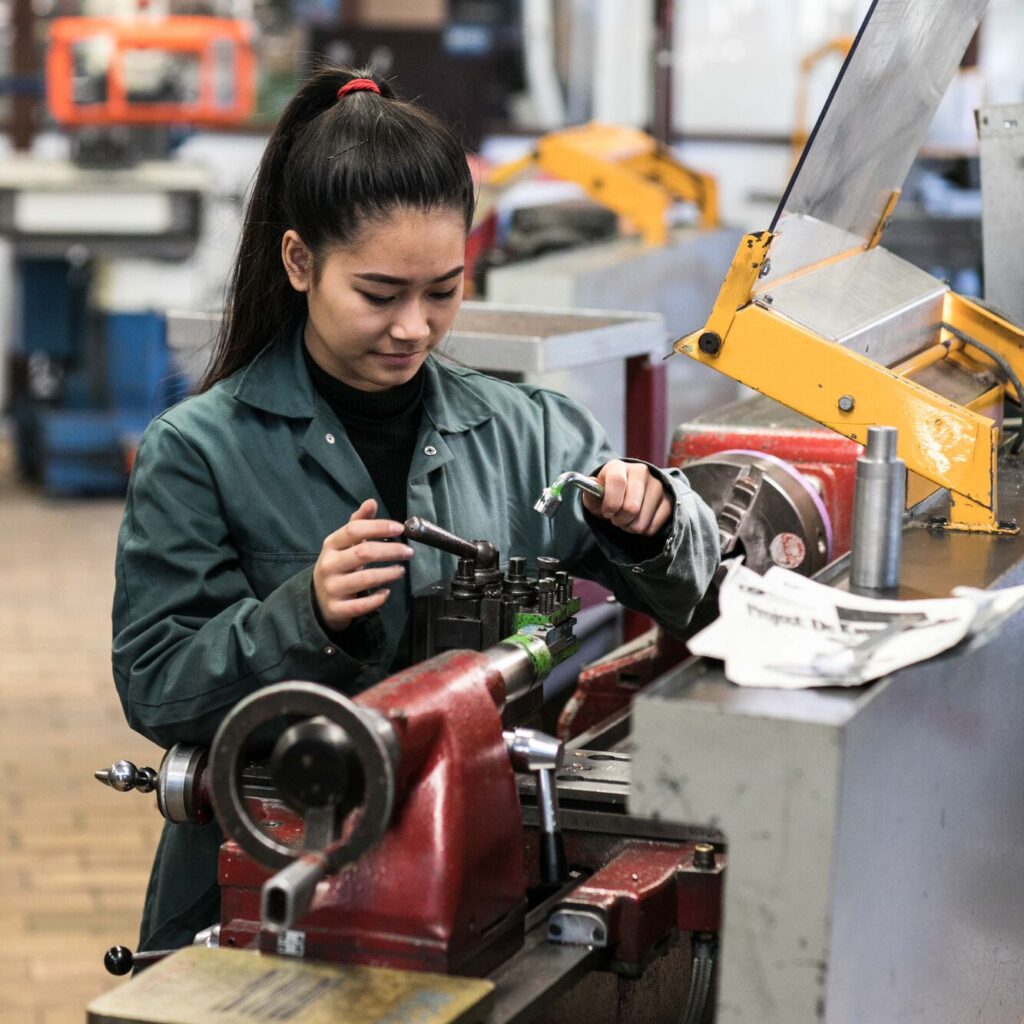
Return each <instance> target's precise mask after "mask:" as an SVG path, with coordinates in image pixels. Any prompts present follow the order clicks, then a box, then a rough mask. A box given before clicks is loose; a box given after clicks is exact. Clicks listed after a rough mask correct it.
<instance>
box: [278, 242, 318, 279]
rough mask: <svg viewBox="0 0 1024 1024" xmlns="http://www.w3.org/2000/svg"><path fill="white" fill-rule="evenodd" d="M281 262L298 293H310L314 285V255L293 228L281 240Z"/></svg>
mask: <svg viewBox="0 0 1024 1024" xmlns="http://www.w3.org/2000/svg"><path fill="white" fill-rule="evenodd" d="M281 262H282V263H283V264H284V269H285V273H286V274H287V275H288V280H289V281H290V282H291V286H292V287H293V288H294V289H295V290H296V291H297V292H308V291H309V289H310V286H311V285H312V283H313V254H312V252H310V251H309V248H308V247H307V245H306V243H305V242H304V241H303V240H302V239H301V238H300V237H299V233H298V232H297V231H295V230H294V229H293V228H289V229H288V230H287V231H286V232H285V233H284V235H283V236H282V238H281Z"/></svg>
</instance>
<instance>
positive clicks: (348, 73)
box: [199, 67, 474, 391]
mask: <svg viewBox="0 0 1024 1024" xmlns="http://www.w3.org/2000/svg"><path fill="white" fill-rule="evenodd" d="M353 78H369V79H372V80H373V81H375V82H376V84H377V87H378V88H379V89H380V93H379V94H378V93H375V92H373V91H371V90H368V89H367V90H361V91H357V92H350V93H347V94H346V95H345V96H343V97H342V98H341V99H340V100H339V99H338V90H339V88H340V87H341V86H342V85H344V84H345V83H346V82H349V81H351V80H352V79H353ZM473 204H474V192H473V181H472V177H471V175H470V171H469V166H468V164H467V162H466V154H465V151H464V150H463V148H462V145H461V143H460V142H459V140H458V139H457V138H456V136H455V134H454V133H453V132H452V130H451V129H450V128H448V126H447V125H445V124H444V123H443V122H442V121H441V120H440V119H439V118H437V117H436V116H435V115H434V114H432V113H430V111H428V110H425V109H424V108H422V107H419V106H417V105H416V104H414V103H409V102H406V101H404V100H400V99H398V98H397V97H396V95H395V93H394V90H393V89H392V88H391V86H390V85H389V84H388V83H387V82H383V81H379V80H378V79H376V78H375V77H374V75H373V73H372V71H365V70H363V71H354V70H352V69H350V68H335V67H325V68H322V69H320V70H318V71H317V72H316V73H314V75H313V76H312V78H310V79H309V81H308V82H306V84H305V85H303V87H302V88H301V89H300V90H299V91H298V93H296V94H295V96H294V97H293V98H292V100H291V102H290V103H289V104H288V106H287V107H286V108H285V110H284V113H283V114H282V115H281V119H280V120H279V121H278V123H277V126H276V127H275V129H274V131H273V133H272V134H271V136H270V139H269V141H268V142H267V148H266V150H265V151H264V153H263V159H262V160H261V161H260V167H259V171H258V173H257V175H256V182H255V185H254V186H253V191H252V195H251V197H250V199H249V205H248V207H247V209H246V214H245V222H244V223H243V225H242V237H241V241H240V243H239V247H238V254H237V256H236V257H235V265H234V269H233V270H232V273H231V281H230V285H229V290H228V297H227V303H226V305H225V309H224V320H223V322H222V324H221V329H220V333H219V334H218V336H217V341H216V343H215V346H214V350H213V354H212V358H211V360H210V365H209V367H208V368H207V370H206V373H205V375H204V376H203V379H202V381H201V382H200V385H199V390H200V391H205V390H207V389H208V388H210V387H212V386H213V385H214V384H216V383H217V381H219V380H223V379H224V378H225V377H227V376H229V375H230V374H232V373H234V371H235V370H237V369H239V368H240V367H242V366H245V365H246V364H248V363H249V362H250V361H251V360H252V359H253V357H254V356H255V355H256V354H257V352H259V351H260V349H262V348H263V347H264V346H265V345H266V344H267V342H268V341H269V340H270V338H271V334H270V333H268V328H269V331H270V332H274V333H275V334H276V333H277V332H281V331H286V330H288V329H289V328H290V327H291V326H292V325H294V324H295V323H296V322H297V320H298V318H299V317H300V316H302V315H303V314H304V313H305V311H306V296H305V295H304V294H302V293H301V292H296V291H295V290H294V289H293V288H292V287H291V284H290V283H289V281H288V278H287V275H286V274H285V270H284V266H283V265H282V263H281V255H280V253H281V236H282V235H283V234H284V232H285V231H287V230H288V229H289V228H293V229H294V230H295V231H297V232H298V234H299V237H301V239H302V241H303V242H304V243H305V244H306V246H307V247H308V248H309V249H310V250H311V252H312V253H313V258H314V261H315V262H314V273H315V272H316V266H317V264H319V261H320V259H321V257H322V256H323V255H324V254H325V252H326V251H327V250H328V249H329V248H330V247H332V246H335V245H344V244H345V243H346V242H349V241H351V240H352V239H353V238H355V237H356V235H357V234H358V233H359V231H360V229H361V228H362V227H364V226H365V225H366V224H367V223H368V222H370V221H372V220H373V219H375V218H378V217H384V216H387V215H388V214H389V213H391V212H393V211H394V210H395V209H397V208H399V207H403V206H406V207H411V208H414V209H423V210H432V209H451V210H454V211H456V212H457V213H459V214H460V215H461V216H462V218H463V220H464V222H465V225H466V230H467V231H468V230H469V227H470V224H471V222H472V219H473Z"/></svg>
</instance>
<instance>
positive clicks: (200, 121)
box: [46, 16, 256, 127]
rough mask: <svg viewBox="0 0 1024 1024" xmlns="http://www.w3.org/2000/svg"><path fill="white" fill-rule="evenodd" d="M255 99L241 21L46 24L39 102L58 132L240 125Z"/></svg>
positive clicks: (248, 37)
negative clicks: (92, 128) (93, 128)
mask: <svg viewBox="0 0 1024 1024" xmlns="http://www.w3.org/2000/svg"><path fill="white" fill-rule="evenodd" d="M255 96H256V66H255V58H254V55H253V48H252V30H251V26H250V25H249V24H248V23H246V22H241V21H235V20H232V19H229V18H209V17H199V16H192V17H165V18H159V19H153V20H149V19H146V20H133V21H119V20H114V19H111V18H58V19H56V20H55V21H54V22H53V24H52V25H51V28H50V46H49V50H48V53H47V59H46V97H47V103H48V105H49V108H50V112H51V113H52V115H53V117H54V119H55V120H56V121H57V122H58V123H60V124H61V125H62V126H64V127H84V126H91V125H108V124H122V125H166V124H176V123H188V124H195V125H203V126H209V127H224V126H227V125H233V124H239V123H241V122H242V121H245V120H246V119H247V118H248V117H249V116H250V115H251V114H252V111H253V107H254V104H255Z"/></svg>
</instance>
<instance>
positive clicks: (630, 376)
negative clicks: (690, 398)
mask: <svg viewBox="0 0 1024 1024" xmlns="http://www.w3.org/2000/svg"><path fill="white" fill-rule="evenodd" d="M667 430H668V372H667V370H666V367H665V365H664V363H662V362H660V361H659V362H652V361H651V358H650V356H631V357H630V358H629V359H627V360H626V455H628V456H629V457H630V458H633V459H643V460H644V461H646V462H650V463H651V464H652V465H655V466H661V465H663V464H664V458H665V434H666V432H667ZM652 625H653V622H652V621H651V619H650V618H648V616H646V615H642V614H641V613H640V612H634V611H631V610H630V609H628V608H627V609H626V610H625V612H623V616H622V635H623V638H624V639H625V640H626V641H629V640H635V639H636V638H637V637H638V636H640V635H641V634H642V633H645V632H646V631H647V630H649V629H650V628H651V626H652Z"/></svg>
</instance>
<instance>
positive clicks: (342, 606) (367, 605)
mask: <svg viewBox="0 0 1024 1024" xmlns="http://www.w3.org/2000/svg"><path fill="white" fill-rule="evenodd" d="M390 595H391V591H390V590H388V589H386V588H385V589H383V590H378V591H376V592H375V593H373V594H368V595H367V596H365V597H356V598H351V599H348V600H344V599H337V600H326V601H324V602H323V604H322V605H321V608H320V613H321V615H322V616H323V618H324V621H325V622H326V623H327V624H328V625H329V626H330V627H331V629H338V630H341V629H345V628H346V627H347V626H349V625H350V624H351V623H352V621H353V619H358V618H360V617H361V616H363V615H369V614H370V613H371V612H375V611H377V609H378V608H380V607H381V606H382V605H383V604H384V602H385V601H387V599H388V597H390ZM318 603H319V602H318Z"/></svg>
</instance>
